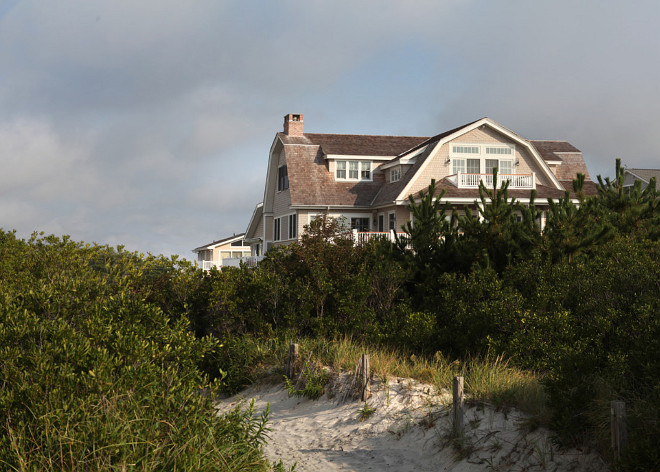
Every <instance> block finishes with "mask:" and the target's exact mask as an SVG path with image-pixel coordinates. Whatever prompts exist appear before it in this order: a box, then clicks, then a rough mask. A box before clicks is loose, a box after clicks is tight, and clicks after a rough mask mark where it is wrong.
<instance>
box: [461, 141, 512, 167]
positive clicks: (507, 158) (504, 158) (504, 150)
mask: <svg viewBox="0 0 660 472" xmlns="http://www.w3.org/2000/svg"><path fill="white" fill-rule="evenodd" d="M469 159H476V160H479V171H478V172H474V169H471V170H470V171H468V160H469ZM449 160H450V162H451V165H452V173H453V174H458V173H459V172H460V173H461V174H485V173H487V172H486V160H496V161H497V164H498V165H497V168H498V170H501V168H502V163H503V162H508V163H510V167H511V172H504V173H503V172H500V174H507V175H512V174H514V173H515V161H516V147H515V145H514V144H469V143H457V144H451V145H450V147H449Z"/></svg>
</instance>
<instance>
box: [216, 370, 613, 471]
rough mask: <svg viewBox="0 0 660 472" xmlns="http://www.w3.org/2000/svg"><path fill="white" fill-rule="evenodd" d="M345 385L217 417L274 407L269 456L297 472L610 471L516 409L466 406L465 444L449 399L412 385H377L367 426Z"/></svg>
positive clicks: (268, 390)
mask: <svg viewBox="0 0 660 472" xmlns="http://www.w3.org/2000/svg"><path fill="white" fill-rule="evenodd" d="M347 379H348V377H347V376H345V377H343V378H342V381H341V382H340V381H338V382H336V383H335V384H334V386H331V387H330V388H328V389H327V390H328V393H326V394H325V395H323V396H322V397H321V398H320V399H318V400H309V399H307V398H299V397H295V396H293V397H290V396H289V395H288V393H287V391H286V389H285V388H284V386H283V385H272V384H270V385H261V386H254V387H251V388H249V389H248V390H246V391H244V392H242V393H240V394H239V395H236V396H234V397H231V398H228V399H225V400H223V401H221V402H220V403H219V404H218V412H219V413H220V414H221V413H222V412H223V411H226V410H228V409H231V408H235V407H236V405H237V404H241V403H244V404H249V402H250V401H251V400H252V399H254V401H255V408H256V409H257V410H259V411H262V410H264V409H265V408H266V407H267V405H270V420H269V426H270V428H271V432H270V433H269V436H270V441H269V442H268V444H267V445H266V446H265V447H264V453H265V455H266V457H268V459H269V460H270V461H271V462H272V463H277V462H279V460H280V459H281V460H282V462H283V463H284V465H285V466H287V467H290V466H292V465H294V464H295V465H296V469H295V470H296V471H298V472H307V471H314V472H323V471H329V472H332V471H339V470H342V471H397V472H399V471H400V472H407V471H411V472H412V471H416V472H419V471H454V472H468V471H469V472H472V471H484V470H488V471H537V470H538V471H543V470H547V471H557V472H563V471H602V470H607V467H606V465H605V464H604V462H603V461H602V460H601V459H600V458H599V457H598V456H597V455H595V454H593V453H592V454H587V453H584V452H581V451H577V450H570V451H560V450H558V449H557V447H556V446H554V445H553V443H552V441H551V440H550V435H549V433H548V431H546V430H544V429H536V430H535V431H530V430H529V429H530V428H529V424H530V422H529V421H528V418H527V417H526V416H525V415H524V414H522V413H520V412H517V411H515V410H509V411H508V412H503V411H496V410H495V409H493V408H491V407H488V406H483V405H482V406H479V407H476V406H475V407H471V408H468V409H467V411H466V415H465V434H464V437H463V439H462V440H461V441H457V440H456V439H452V434H451V414H450V413H451V393H450V392H447V391H441V392H436V391H435V389H434V388H433V387H432V386H430V385H424V384H420V383H417V382H415V381H413V380H410V379H402V378H394V379H390V380H389V381H388V382H387V383H386V384H383V383H380V382H377V381H372V383H371V388H372V396H371V398H369V400H368V401H367V404H368V407H369V408H374V409H375V411H374V412H373V413H372V414H371V415H370V416H369V417H368V418H366V419H363V420H361V419H360V418H359V410H361V409H363V408H364V407H365V404H364V402H361V401H357V400H355V399H352V398H345V391H344V390H343V389H345V388H346V385H347V382H346V380H347Z"/></svg>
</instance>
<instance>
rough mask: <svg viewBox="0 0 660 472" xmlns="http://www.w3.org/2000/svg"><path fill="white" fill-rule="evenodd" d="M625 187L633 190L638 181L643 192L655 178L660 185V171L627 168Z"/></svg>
mask: <svg viewBox="0 0 660 472" xmlns="http://www.w3.org/2000/svg"><path fill="white" fill-rule="evenodd" d="M623 175H624V177H623V187H624V188H626V187H627V188H632V187H633V185H635V182H636V181H639V182H641V183H642V190H644V189H645V188H646V187H647V186H648V185H649V182H650V181H651V179H652V178H653V177H655V181H656V184H657V183H660V169H632V168H629V167H626V168H625V169H624V174H623Z"/></svg>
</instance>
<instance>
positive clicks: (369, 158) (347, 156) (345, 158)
mask: <svg viewBox="0 0 660 472" xmlns="http://www.w3.org/2000/svg"><path fill="white" fill-rule="evenodd" d="M395 157H396V156H360V155H357V154H326V155H325V158H326V159H328V160H340V161H391V160H392V159H394V158H395Z"/></svg>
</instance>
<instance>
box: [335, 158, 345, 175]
mask: <svg viewBox="0 0 660 472" xmlns="http://www.w3.org/2000/svg"><path fill="white" fill-rule="evenodd" d="M345 178H346V161H337V179H345Z"/></svg>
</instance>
